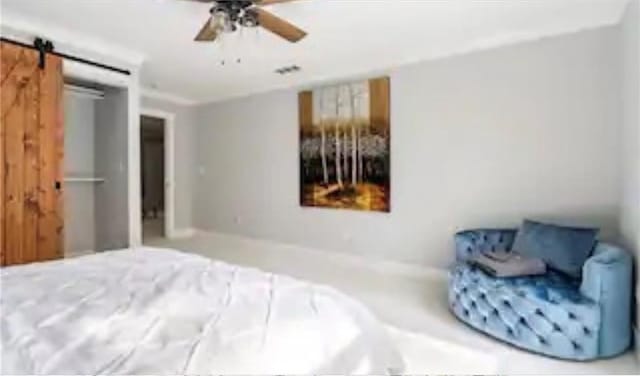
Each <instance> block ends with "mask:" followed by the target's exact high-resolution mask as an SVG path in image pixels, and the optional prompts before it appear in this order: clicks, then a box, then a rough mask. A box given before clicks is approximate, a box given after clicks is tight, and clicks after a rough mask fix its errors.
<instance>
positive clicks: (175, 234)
mask: <svg viewBox="0 0 640 376" xmlns="http://www.w3.org/2000/svg"><path fill="white" fill-rule="evenodd" d="M195 234H196V230H195V229H194V228H190V227H188V228H176V229H174V230H173V231H172V232H171V234H169V238H170V239H184V238H190V237H192V236H194V235H195Z"/></svg>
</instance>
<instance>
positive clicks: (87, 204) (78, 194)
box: [64, 92, 96, 254]
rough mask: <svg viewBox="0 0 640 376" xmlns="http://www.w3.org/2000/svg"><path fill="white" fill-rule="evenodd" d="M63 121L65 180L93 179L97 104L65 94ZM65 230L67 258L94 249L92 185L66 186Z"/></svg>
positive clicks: (76, 184) (77, 184)
mask: <svg viewBox="0 0 640 376" xmlns="http://www.w3.org/2000/svg"><path fill="white" fill-rule="evenodd" d="M64 120H65V121H64V124H65V133H64V148H65V158H64V170H65V176H94V175H95V166H94V164H95V158H94V154H95V145H94V133H95V102H94V100H93V99H91V98H88V97H80V96H78V95H75V94H70V93H68V92H65V96H64ZM64 226H65V234H64V241H65V247H64V250H65V254H70V253H73V252H82V251H89V250H93V249H95V246H96V235H95V210H94V186H93V184H86V183H67V184H65V187H64Z"/></svg>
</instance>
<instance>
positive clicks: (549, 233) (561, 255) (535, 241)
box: [512, 220, 598, 278]
mask: <svg viewBox="0 0 640 376" xmlns="http://www.w3.org/2000/svg"><path fill="white" fill-rule="evenodd" d="M597 235H598V230H597V229H591V228H575V227H564V226H557V225H551V224H545V223H539V222H534V221H529V220H525V221H524V223H523V224H522V227H521V228H520V229H519V230H518V233H517V235H516V239H515V241H514V242H513V247H512V249H513V251H515V252H518V253H520V254H522V255H525V256H529V257H537V258H540V259H542V260H543V261H544V262H545V263H546V264H547V266H549V267H550V268H552V269H556V270H558V271H560V272H563V273H566V274H568V275H569V276H571V277H574V278H580V277H581V274H582V266H583V265H584V263H585V262H586V261H587V259H588V258H589V256H590V255H591V252H592V251H593V248H594V246H595V244H596V236H597Z"/></svg>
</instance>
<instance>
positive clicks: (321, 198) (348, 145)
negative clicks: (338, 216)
mask: <svg viewBox="0 0 640 376" xmlns="http://www.w3.org/2000/svg"><path fill="white" fill-rule="evenodd" d="M299 107H300V109H299V114H300V202H301V205H302V206H314V207H325V208H338V209H355V210H365V211H381V212H389V211H390V197H391V191H390V188H391V183H390V157H391V153H390V136H391V134H390V128H391V127H390V125H391V124H390V85H389V78H388V77H384V78H377V79H372V80H368V81H360V82H354V83H347V84H341V85H335V86H328V87H322V88H318V89H315V90H310V91H304V92H301V93H300V95H299Z"/></svg>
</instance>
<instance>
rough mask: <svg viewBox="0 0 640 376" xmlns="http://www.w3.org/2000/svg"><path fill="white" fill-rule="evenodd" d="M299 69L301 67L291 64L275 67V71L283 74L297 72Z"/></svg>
mask: <svg viewBox="0 0 640 376" xmlns="http://www.w3.org/2000/svg"><path fill="white" fill-rule="evenodd" d="M300 69H301V68H300V67H299V66H297V65H291V66H288V67H282V68H280V69H276V73H277V74H280V75H283V76H284V75H285V74H290V73H295V72H299V71H300Z"/></svg>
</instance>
